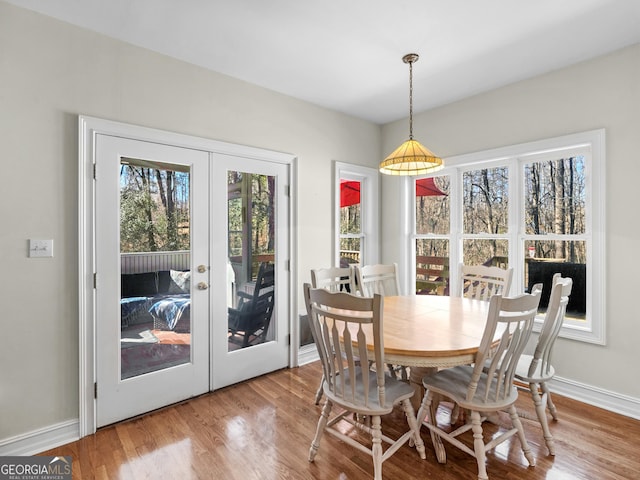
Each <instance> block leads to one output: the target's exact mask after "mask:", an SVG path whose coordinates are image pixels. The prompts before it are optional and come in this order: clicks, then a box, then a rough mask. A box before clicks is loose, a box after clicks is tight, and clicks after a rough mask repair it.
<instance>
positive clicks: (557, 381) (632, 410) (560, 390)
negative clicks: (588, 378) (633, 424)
mask: <svg viewBox="0 0 640 480" xmlns="http://www.w3.org/2000/svg"><path fill="white" fill-rule="evenodd" d="M549 387H550V389H551V392H552V394H553V393H557V394H558V395H563V396H565V397H569V398H573V399H574V400H578V401H580V402H583V403H587V404H589V405H593V406H595V407H599V408H603V409H605V410H609V411H610V412H615V413H619V414H620V415H625V416H627V417H631V418H635V419H636V420H640V399H638V398H634V397H630V396H628V395H623V394H621V393H616V392H612V391H609V390H605V389H603V388H598V387H594V386H593V385H587V384H585V383H580V382H576V381H574V380H569V379H568V378H562V377H558V376H556V377H554V379H553V380H552V381H551V382H549Z"/></svg>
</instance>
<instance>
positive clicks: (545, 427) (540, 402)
mask: <svg viewBox="0 0 640 480" xmlns="http://www.w3.org/2000/svg"><path fill="white" fill-rule="evenodd" d="M529 390H531V398H533V405H534V406H535V408H536V415H537V416H538V422H540V426H541V427H542V436H543V437H544V441H545V443H546V444H547V448H548V449H549V455H555V454H556V449H555V446H554V443H553V436H552V435H551V431H550V430H549V424H548V422H547V410H546V406H547V399H548V398H549V397H548V395H547V393H546V392H543V394H542V397H541V396H540V393H539V392H538V384H537V383H530V384H529Z"/></svg>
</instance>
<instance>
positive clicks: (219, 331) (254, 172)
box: [211, 154, 290, 390]
mask: <svg viewBox="0 0 640 480" xmlns="http://www.w3.org/2000/svg"><path fill="white" fill-rule="evenodd" d="M211 166H212V169H213V171H214V174H213V175H212V181H211V182H212V183H211V185H212V189H211V195H212V200H211V205H212V222H211V225H212V229H211V234H212V240H213V243H212V245H213V249H212V269H213V270H217V271H223V270H224V269H225V268H228V266H229V265H231V266H232V268H233V274H234V277H235V278H234V282H233V284H234V286H233V287H231V286H230V284H229V282H228V283H227V286H226V288H224V289H219V290H215V291H212V304H211V306H212V326H211V328H212V335H211V346H212V363H211V365H212V370H211V384H212V389H214V390H215V389H218V388H222V387H224V386H227V385H230V384H233V383H238V382H241V381H243V380H246V379H248V378H252V377H255V376H258V375H262V374H265V373H268V372H271V371H274V370H277V369H280V368H284V367H286V366H287V365H288V363H289V349H290V345H289V318H290V308H289V303H290V302H289V293H288V292H289V290H290V273H289V269H288V263H289V252H290V249H289V224H290V221H289V211H290V205H289V196H288V190H289V184H290V181H289V166H288V165H285V164H282V163H277V162H270V161H263V160H255V159H250V158H243V157H238V156H233V155H224V154H213V155H212V163H211ZM263 263H273V265H274V266H275V295H274V297H275V308H274V311H273V315H272V317H271V321H270V323H269V328H268V331H267V333H266V338H265V340H264V341H260V342H257V344H254V345H251V346H248V347H242V346H238V343H234V342H233V341H232V340H233V338H231V337H230V333H229V331H228V330H229V329H228V326H229V323H228V315H227V312H228V307H229V305H228V303H229V298H230V297H231V299H232V300H231V303H234V304H236V305H237V303H238V301H240V299H239V296H240V295H241V293H239V292H242V293H244V292H251V291H252V289H253V287H254V286H255V285H254V283H255V280H256V275H257V272H258V270H259V266H260V264H263ZM230 289H231V290H230ZM240 344H241V342H240Z"/></svg>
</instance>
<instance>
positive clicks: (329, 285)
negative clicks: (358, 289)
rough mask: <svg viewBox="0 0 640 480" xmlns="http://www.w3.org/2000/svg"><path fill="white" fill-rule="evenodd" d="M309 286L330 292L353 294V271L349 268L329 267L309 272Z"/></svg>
mask: <svg viewBox="0 0 640 480" xmlns="http://www.w3.org/2000/svg"><path fill="white" fill-rule="evenodd" d="M311 286H312V287H313V288H324V289H326V290H329V291H330V292H347V293H355V288H354V287H355V271H354V269H353V268H351V267H329V268H316V269H312V270H311Z"/></svg>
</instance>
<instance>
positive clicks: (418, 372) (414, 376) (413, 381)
mask: <svg viewBox="0 0 640 480" xmlns="http://www.w3.org/2000/svg"><path fill="white" fill-rule="evenodd" d="M437 371H438V369H437V368H435V367H410V369H409V384H410V385H411V386H412V387H413V389H414V390H415V392H416V393H415V395H414V396H413V397H412V398H411V404H412V405H413V408H414V409H415V411H416V414H417V413H418V409H419V408H420V404H421V403H422V398H423V397H424V387H423V386H422V377H424V376H425V375H429V374H431V373H434V372H437Z"/></svg>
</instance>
